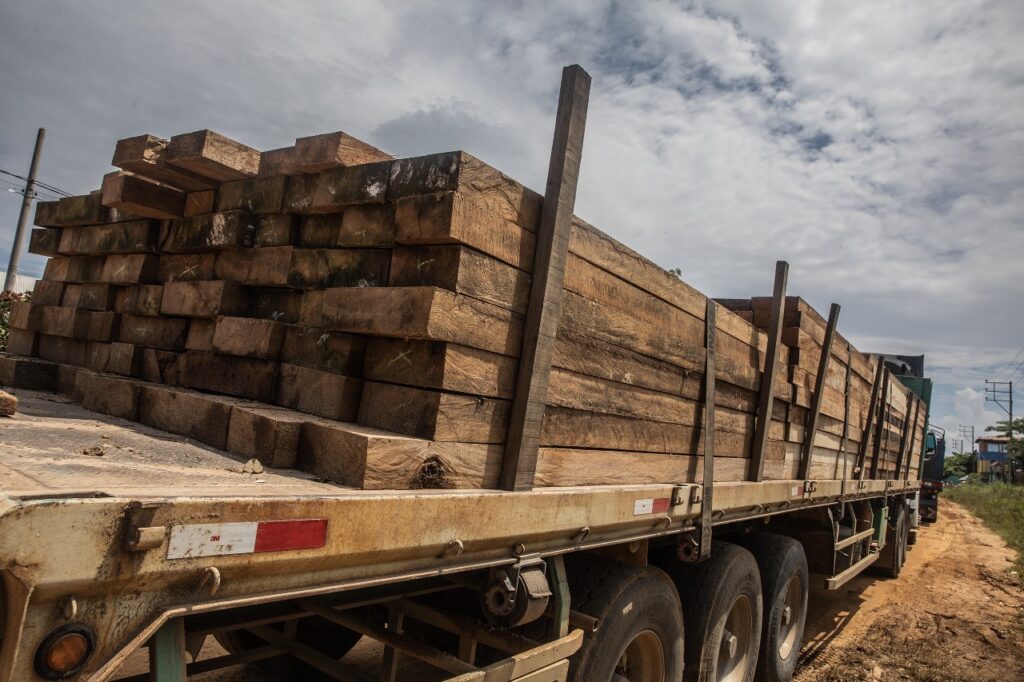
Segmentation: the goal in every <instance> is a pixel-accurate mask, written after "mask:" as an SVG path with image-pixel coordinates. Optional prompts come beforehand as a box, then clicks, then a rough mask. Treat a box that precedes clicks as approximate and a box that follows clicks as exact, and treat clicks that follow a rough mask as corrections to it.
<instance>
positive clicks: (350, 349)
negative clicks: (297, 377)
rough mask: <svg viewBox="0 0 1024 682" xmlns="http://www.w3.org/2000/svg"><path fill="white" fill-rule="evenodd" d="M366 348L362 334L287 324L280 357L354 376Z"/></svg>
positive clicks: (292, 361)
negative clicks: (356, 334)
mask: <svg viewBox="0 0 1024 682" xmlns="http://www.w3.org/2000/svg"><path fill="white" fill-rule="evenodd" d="M366 348H367V343H366V338H365V337H361V336H353V335H351V334H343V333H340V332H327V331H324V330H323V329H318V328H316V327H302V326H296V325H289V326H288V328H287V330H286V331H285V335H284V341H283V342H282V344H281V361H282V362H287V363H289V364H292V365H299V366H302V367H308V368H310V369H317V370H320V371H323V372H334V373H335V374H345V375H348V376H351V377H357V376H360V373H361V371H362V369H363V357H364V353H365V352H366Z"/></svg>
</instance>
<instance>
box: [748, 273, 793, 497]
mask: <svg viewBox="0 0 1024 682" xmlns="http://www.w3.org/2000/svg"><path fill="white" fill-rule="evenodd" d="M788 279H789V263H787V262H786V261H784V260H780V261H778V262H777V263H776V264H775V289H774V290H773V292H772V316H771V322H770V323H769V325H768V348H767V349H766V351H765V358H764V372H763V373H762V374H761V390H760V393H759V395H758V401H757V424H756V426H755V429H754V444H753V447H752V448H751V453H750V471H749V473H748V474H747V479H748V480H751V481H760V480H761V478H762V476H763V475H764V455H765V449H766V446H767V445H768V427H769V426H770V425H771V421H772V403H773V402H774V400H775V373H776V371H777V368H778V364H779V344H780V343H781V342H782V314H783V312H784V308H785V305H786V282H787V280H788Z"/></svg>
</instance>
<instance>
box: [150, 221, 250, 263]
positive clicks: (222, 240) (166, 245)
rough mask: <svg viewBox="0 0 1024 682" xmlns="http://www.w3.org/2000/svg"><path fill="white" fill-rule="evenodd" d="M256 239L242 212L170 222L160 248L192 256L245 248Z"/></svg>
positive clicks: (167, 251)
mask: <svg viewBox="0 0 1024 682" xmlns="http://www.w3.org/2000/svg"><path fill="white" fill-rule="evenodd" d="M255 238H256V226H255V224H254V223H253V220H252V216H251V214H249V213H247V212H245V211H225V212H223V213H209V214H205V215H198V216H194V217H192V218H183V219H181V220H172V221H171V226H170V229H169V230H168V231H167V237H166V238H165V239H164V241H163V244H162V245H161V251H162V252H166V253H195V252H203V251H220V250H222V249H235V248H248V247H251V246H252V245H253V243H254V240H255Z"/></svg>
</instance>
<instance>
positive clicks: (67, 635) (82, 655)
mask: <svg viewBox="0 0 1024 682" xmlns="http://www.w3.org/2000/svg"><path fill="white" fill-rule="evenodd" d="M94 644H95V636H94V635H93V632H92V630H91V629H89V627H87V626H85V625H82V624H77V623H76V624H69V625H65V626H63V627H59V628H57V629H56V630H54V631H53V632H51V633H50V634H49V635H47V637H46V639H44V640H43V643H42V644H40V645H39V649H38V650H37V651H36V672H38V673H39V675H40V676H42V677H44V678H45V679H48V680H60V679H64V678H66V677H70V676H72V675H74V674H75V673H76V672H78V670H79V669H80V668H81V667H82V666H83V665H85V662H86V661H87V660H89V656H91V655H92V652H93V648H94Z"/></svg>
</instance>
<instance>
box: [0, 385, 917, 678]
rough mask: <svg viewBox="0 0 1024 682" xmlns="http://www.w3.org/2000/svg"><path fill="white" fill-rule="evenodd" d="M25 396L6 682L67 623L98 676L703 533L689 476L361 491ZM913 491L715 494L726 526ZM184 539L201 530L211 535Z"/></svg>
mask: <svg viewBox="0 0 1024 682" xmlns="http://www.w3.org/2000/svg"><path fill="white" fill-rule="evenodd" d="M18 395H19V398H20V400H21V411H20V412H19V414H18V415H17V416H16V417H15V418H13V419H9V420H4V421H3V422H2V423H0V484H2V488H3V490H2V492H3V497H0V557H3V559H4V565H3V575H4V582H5V589H6V597H5V606H6V619H7V624H6V628H5V632H4V638H3V650H2V659H0V660H2V664H3V665H2V667H0V672H3V673H4V675H3V677H4V678H5V679H29V678H30V677H31V676H32V672H31V671H32V652H34V651H35V650H36V648H37V646H38V645H39V642H40V641H41V640H42V639H43V638H44V637H45V635H46V634H47V633H49V632H51V631H52V630H54V628H57V627H59V626H61V625H62V624H64V623H65V622H67V621H69V620H72V619H73V620H75V621H76V622H78V621H84V622H88V623H90V624H91V625H92V626H93V627H94V628H95V630H96V632H97V633H98V636H97V643H96V647H97V649H96V654H95V655H94V656H93V657H92V660H91V663H90V665H89V666H88V667H87V668H86V672H92V673H93V677H92V678H91V679H104V678H106V677H107V676H109V675H110V674H111V673H112V672H113V671H114V670H115V669H116V668H117V666H118V665H119V664H120V662H122V661H123V660H124V658H125V657H126V656H127V655H129V654H130V653H131V652H132V651H133V650H135V649H137V648H138V647H139V646H141V645H143V644H144V643H145V642H146V641H147V640H148V639H149V637H151V636H152V635H153V634H154V633H155V632H157V631H158V630H159V628H160V626H161V625H162V624H163V623H164V622H165V621H166V620H167V619H168V618H171V617H175V616H183V615H186V614H190V615H195V614H199V613H203V612H213V611H218V610H223V609H231V608H236V607H242V606H246V605H256V604H263V603H269V602H276V601H281V600H286V599H292V600H294V599H303V598H305V599H308V598H312V597H315V596H317V595H328V594H336V593H339V592H343V591H349V590H355V589H357V588H369V587H373V586H380V585H387V584H397V583H401V582H405V583H406V584H408V583H409V581H415V580H424V579H430V578H437V577H439V576H444V575H451V574H456V573H461V572H466V571H471V570H474V569H481V568H485V567H494V566H502V565H515V564H517V563H518V562H521V561H522V560H523V559H524V558H528V557H537V558H540V557H551V556H556V555H561V554H564V553H566V552H573V551H581V550H588V549H591V550H592V549H595V548H600V547H602V546H613V545H616V546H621V545H623V543H628V542H630V541H639V540H644V539H652V538H657V537H660V536H667V535H672V534H680V533H687V532H693V531H695V530H696V528H698V527H699V525H698V523H697V522H698V521H699V516H700V503H699V500H700V499H701V486H697V485H692V484H691V485H680V486H671V485H643V486H596V487H587V488H564V489H558V488H548V489H537V490H534V491H532V492H521V493H508V492H500V491H493V490H470V491H444V490H431V491H426V490H424V491H393V492H392V491H385V492H381V491H359V490H351V489H346V488H342V487H339V486H336V485H333V484H327V483H323V482H319V481H317V480H314V479H312V478H311V477H310V476H309V475H308V474H303V473H300V472H295V471H285V470H279V471H273V470H267V471H265V472H263V473H261V474H249V473H244V472H243V466H244V462H243V461H242V460H241V459H239V458H236V457H233V456H231V455H228V454H226V453H224V452H220V451H217V450H214V449H211V448H208V447H200V446H197V445H195V444H193V443H189V442H188V441H186V440H185V439H183V438H181V437H177V436H171V435H169V434H165V433H162V432H160V431H156V430H154V429H148V428H145V427H141V426H139V425H138V424H134V423H131V422H125V421H121V420H117V419H111V418H107V417H102V416H100V415H96V414H94V413H91V412H87V411H85V410H83V409H81V408H80V407H78V406H77V405H73V404H68V403H66V402H65V401H64V400H63V399H62V398H59V397H57V396H53V395H51V394H45V393H36V392H31V391H18ZM915 486H916V482H915V481H855V480H851V481H818V482H806V481H773V482H761V483H727V484H716V485H715V513H714V515H713V516H714V523H715V524H716V525H717V524H727V523H735V522H736V521H739V520H742V519H752V518H761V517H768V516H772V515H777V514H785V513H788V512H792V511H794V510H797V509H802V508H810V507H822V506H825V505H830V504H834V503H835V502H836V501H837V500H840V499H844V498H845V499H846V500H853V499H857V498H859V497H876V498H877V497H878V496H880V495H884V494H887V493H889V494H897V495H898V494H902V493H903V492H905V491H910V490H912V489H913V488H914V487H915ZM289 521H299V522H304V521H322V523H323V525H324V527H325V532H324V535H323V537H322V541H321V542H319V543H316V542H313V543H311V544H317V545H318V546H315V547H314V546H309V547H307V548H301V547H300V548H294V549H290V550H289V549H288V548H284V549H282V550H281V551H260V550H259V549H255V550H254V548H253V547H252V546H251V545H250V546H249V547H247V548H246V547H241V548H240V547H232V546H226V545H225V544H224V543H223V542H222V543H219V544H218V543H216V542H215V543H214V547H213V548H212V549H210V548H208V547H207V546H206V545H203V544H202V542H206V543H209V541H210V540H211V539H214V540H216V538H211V534H212V533H215V532H226V531H227V530H229V526H227V525H225V524H242V525H244V524H258V523H259V522H289ZM189 532H192V533H193V534H194V533H195V532H205V535H203V536H202V537H201V538H200V540H202V542H200V543H199V544H196V543H197V542H198V541H197V540H196V539H195V537H189V536H188V533H189ZM182 533H185V536H184V537H185V540H184V541H183V540H182V539H181V538H182ZM132 539H134V541H135V542H136V546H134V547H132V546H130V544H131V542H132ZM182 542H184V543H185V544H184V546H183V545H182V544H181V543H182ZM189 542H191V543H192V544H191V545H189V544H188V543H189ZM182 547H184V548H182ZM237 552H247V553H237ZM577 646H578V643H577ZM570 653H571V651H570Z"/></svg>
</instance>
